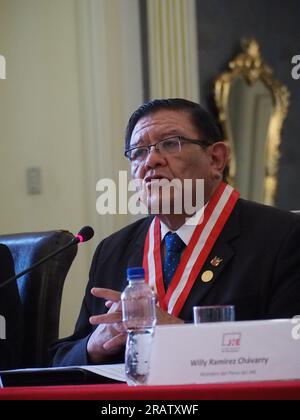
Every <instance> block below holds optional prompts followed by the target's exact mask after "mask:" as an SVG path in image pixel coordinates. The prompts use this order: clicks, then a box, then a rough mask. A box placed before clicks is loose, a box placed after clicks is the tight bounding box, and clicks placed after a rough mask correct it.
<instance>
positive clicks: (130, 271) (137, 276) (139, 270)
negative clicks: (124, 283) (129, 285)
mask: <svg viewBox="0 0 300 420" xmlns="http://www.w3.org/2000/svg"><path fill="white" fill-rule="evenodd" d="M144 278H145V270H144V269H143V267H131V268H127V279H128V280H144Z"/></svg>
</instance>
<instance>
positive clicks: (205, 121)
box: [125, 98, 224, 150]
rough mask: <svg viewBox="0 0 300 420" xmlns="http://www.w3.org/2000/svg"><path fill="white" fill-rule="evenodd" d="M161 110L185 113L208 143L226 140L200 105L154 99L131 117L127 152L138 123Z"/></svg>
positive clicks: (186, 101)
mask: <svg viewBox="0 0 300 420" xmlns="http://www.w3.org/2000/svg"><path fill="white" fill-rule="evenodd" d="M161 109H170V110H174V111H185V112H187V113H188V114H189V115H190V117H191V122H192V123H193V124H194V126H195V127H196V128H197V129H198V130H199V135H201V136H202V137H203V138H201V140H206V141H207V142H208V143H215V142H217V141H222V140H224V138H223V136H222V134H221V131H220V129H219V127H218V126H217V124H216V123H215V121H214V119H213V117H212V116H211V115H210V114H209V113H208V112H207V111H206V110H205V109H204V108H203V107H202V106H201V105H199V104H197V103H195V102H191V101H188V100H186V99H182V98H172V99H154V100H152V101H149V102H145V103H144V104H143V105H141V106H140V107H139V108H138V109H137V110H136V111H134V113H133V114H132V115H131V117H130V119H129V121H128V124H127V127H126V132H125V150H127V149H129V147H130V140H131V135H132V132H133V130H134V127H135V126H136V124H137V122H138V121H139V120H140V119H141V118H143V117H145V116H146V115H149V114H152V113H155V112H156V111H159V110H161Z"/></svg>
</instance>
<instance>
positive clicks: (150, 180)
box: [144, 175, 170, 185]
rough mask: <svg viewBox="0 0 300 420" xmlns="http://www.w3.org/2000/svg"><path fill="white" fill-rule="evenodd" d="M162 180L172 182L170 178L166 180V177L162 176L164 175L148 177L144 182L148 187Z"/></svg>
mask: <svg viewBox="0 0 300 420" xmlns="http://www.w3.org/2000/svg"><path fill="white" fill-rule="evenodd" d="M162 179H164V180H166V181H170V180H169V179H168V178H166V177H165V176H162V175H154V176H147V177H146V178H145V179H144V182H145V184H146V185H148V184H151V183H152V182H157V181H160V180H162Z"/></svg>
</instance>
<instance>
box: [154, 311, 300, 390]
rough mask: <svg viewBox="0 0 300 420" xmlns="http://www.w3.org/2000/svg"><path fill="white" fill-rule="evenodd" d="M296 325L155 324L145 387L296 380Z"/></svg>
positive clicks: (299, 353) (299, 374)
mask: <svg viewBox="0 0 300 420" xmlns="http://www.w3.org/2000/svg"><path fill="white" fill-rule="evenodd" d="M299 321H300V320H299V319H298V325H297V324H296V325H295V320H270V321H249V322H248V321H244V322H228V323H227V322H226V323H207V324H199V325H193V324H185V325H169V326H167V325H165V326H158V327H156V331H155V336H154V342H153V348H152V354H151V365H150V375H149V380H148V384H149V385H175V384H208V383H224V382H244V381H261V380H281V379H300V334H298V333H297V332H299V330H300V328H299V327H300V326H299Z"/></svg>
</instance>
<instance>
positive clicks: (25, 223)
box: [0, 0, 142, 336]
mask: <svg viewBox="0 0 300 420" xmlns="http://www.w3.org/2000/svg"><path fill="white" fill-rule="evenodd" d="M0 54H2V55H3V56H4V57H5V58H6V77H7V78H6V80H0V197H1V217H0V232H1V233H12V232H24V231H39V230H48V229H58V228H62V229H69V230H71V231H73V232H76V231H77V229H78V228H79V227H81V226H82V225H85V224H92V226H94V227H95V228H96V239H95V240H94V242H93V244H92V245H90V246H89V245H88V244H86V245H83V246H82V248H81V249H80V250H79V253H78V256H77V257H76V260H75V262H74V263H73V266H72V268H71V270H70V274H69V276H68V278H67V281H66V285H65V290H64V296H63V303H62V322H61V332H60V335H61V336H64V335H67V334H70V333H71V332H72V330H73V327H74V324H75V320H76V318H77V315H78V311H79V308H80V303H81V300H82V296H83V293H84V288H85V285H86V281H87V277H88V268H89V265H90V259H91V256H92V250H93V249H94V247H95V246H96V243H97V242H98V241H99V240H100V239H101V238H103V237H104V236H106V235H107V234H108V233H111V232H112V231H114V230H116V229H117V228H118V227H120V226H121V225H123V224H125V223H127V222H128V221H129V220H130V218H129V217H128V216H122V218H121V219H120V220H119V219H118V218H115V217H109V218H105V217H104V218H100V217H99V216H97V214H96V210H95V201H96V191H95V185H96V181H97V179H98V178H99V177H111V176H113V175H114V174H116V172H117V170H118V169H119V168H121V169H122V167H123V168H124V166H123V165H124V164H123V163H121V162H122V150H123V149H122V147H123V144H122V142H123V140H122V139H123V132H124V125H125V122H126V120H127V119H128V117H129V115H130V113H131V112H132V110H133V109H134V107H136V106H137V105H139V104H140V103H141V102H142V82H141V64H140V50H139V26H138V0H0ZM30 167H39V168H40V169H41V173H42V192H41V194H39V195H28V194H27V191H26V182H25V174H26V169H27V168H30Z"/></svg>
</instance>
